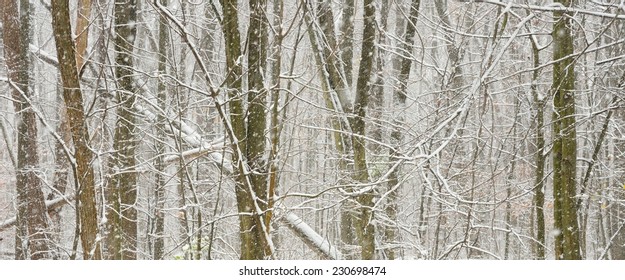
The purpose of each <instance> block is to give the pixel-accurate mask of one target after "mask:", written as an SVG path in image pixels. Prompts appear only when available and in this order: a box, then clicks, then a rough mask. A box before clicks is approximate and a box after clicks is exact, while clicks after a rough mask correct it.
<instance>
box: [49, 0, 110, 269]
mask: <svg viewBox="0 0 625 280" xmlns="http://www.w3.org/2000/svg"><path fill="white" fill-rule="evenodd" d="M52 27H53V32H54V39H55V42H56V50H57V57H58V58H60V59H59V68H60V70H61V79H62V81H63V99H64V100H65V106H66V108H67V115H68V118H69V120H70V122H69V125H70V127H71V132H72V140H73V141H74V147H75V152H74V157H75V158H76V174H75V180H76V183H77V187H76V189H77V197H78V198H77V199H78V200H79V204H78V205H79V207H78V209H77V210H78V214H79V217H80V232H81V235H80V237H81V240H82V247H83V257H84V259H101V252H100V243H99V242H98V241H97V240H96V235H97V232H98V222H97V212H96V207H95V204H96V198H95V180H94V174H93V167H92V166H91V161H92V158H93V155H92V152H91V150H90V148H89V146H88V144H89V131H88V129H87V122H86V118H85V113H84V107H83V99H82V92H81V90H80V83H79V79H78V71H77V69H76V58H75V57H76V56H75V53H74V43H73V42H72V33H71V24H70V18H69V1H68V0H58V1H53V2H52Z"/></svg>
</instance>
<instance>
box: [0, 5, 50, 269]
mask: <svg viewBox="0 0 625 280" xmlns="http://www.w3.org/2000/svg"><path fill="white" fill-rule="evenodd" d="M20 3H21V12H22V16H21V19H20V13H19V12H18V6H17V1H12V0H5V1H3V3H1V5H2V7H1V8H0V9H1V10H0V13H1V14H2V27H3V30H2V35H3V36H2V39H3V42H4V57H5V61H6V64H7V68H8V76H9V81H10V83H11V86H10V88H11V97H12V98H13V106H14V108H15V114H16V122H17V124H16V126H17V141H16V144H17V162H16V169H15V177H16V184H15V187H16V193H17V230H16V240H15V241H16V244H15V245H16V248H15V249H16V250H15V258H16V259H45V258H49V257H51V256H50V254H49V252H50V246H49V244H48V242H49V238H48V234H47V231H48V221H47V217H46V205H45V203H44V197H43V192H42V190H41V186H42V184H41V181H40V179H39V175H38V173H39V172H41V171H40V170H39V154H38V152H37V118H36V115H35V112H34V111H33V110H32V109H31V106H32V104H30V103H29V100H28V99H29V98H31V97H32V96H33V94H32V90H31V88H30V77H29V72H30V71H29V68H30V62H29V61H30V59H29V55H28V54H29V52H28V47H27V46H28V42H29V41H30V39H29V38H30V14H29V13H30V5H29V3H28V1H21V2H20Z"/></svg>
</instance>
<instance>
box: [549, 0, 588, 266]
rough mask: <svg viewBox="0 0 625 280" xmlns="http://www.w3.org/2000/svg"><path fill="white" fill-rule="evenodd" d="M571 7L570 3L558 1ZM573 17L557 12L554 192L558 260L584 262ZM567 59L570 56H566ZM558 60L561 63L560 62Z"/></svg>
mask: <svg viewBox="0 0 625 280" xmlns="http://www.w3.org/2000/svg"><path fill="white" fill-rule="evenodd" d="M557 2H558V3H561V4H562V5H564V6H566V7H569V6H571V4H572V1H570V0H560V1H557ZM570 16H571V15H568V14H565V13H564V12H561V11H558V12H554V19H555V21H556V22H555V23H554V27H553V44H554V46H553V51H554V53H553V59H554V61H557V62H556V63H554V65H553V84H552V91H553V93H554V101H553V103H554V113H553V137H554V138H555V139H554V146H553V169H554V172H553V192H554V199H555V201H554V224H555V229H556V230H557V232H558V233H559V234H558V235H557V236H556V244H555V254H556V259H581V255H580V247H579V230H578V223H577V204H576V200H575V198H574V197H575V195H576V186H575V182H576V181H575V180H576V174H577V172H576V167H577V139H576V133H575V96H574V93H573V91H574V90H575V60H574V58H573V57H571V56H570V55H571V54H573V36H572V32H573V31H572V24H573V23H572V21H571V18H570ZM567 56H568V57H567ZM558 60H559V61H558Z"/></svg>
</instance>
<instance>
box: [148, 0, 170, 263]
mask: <svg viewBox="0 0 625 280" xmlns="http://www.w3.org/2000/svg"><path fill="white" fill-rule="evenodd" d="M160 2H161V4H162V5H163V6H164V7H167V4H168V0H161V1H160ZM158 39H159V40H158V42H159V43H158V73H159V74H160V75H165V74H167V64H166V62H167V53H168V50H169V48H168V44H167V42H168V40H169V28H168V26H167V19H165V17H164V16H161V17H160V20H159V25H158ZM157 90H158V93H157V103H158V106H159V108H160V109H161V110H163V111H164V110H165V109H166V107H167V88H166V86H165V82H164V81H163V80H162V79H159V80H158V85H157ZM157 123H158V124H159V126H160V125H163V126H165V125H167V122H166V120H165V117H164V116H163V115H162V114H159V115H158V116H157ZM156 129H157V130H158V131H157V140H156V147H155V149H156V154H157V155H161V156H158V158H157V159H156V163H155V166H154V167H155V168H156V189H155V190H154V200H155V207H154V241H153V242H154V245H153V254H152V258H153V259H155V260H160V259H162V258H163V257H164V254H165V239H164V234H165V211H164V208H165V176H164V173H163V172H164V171H165V163H164V153H165V140H166V139H165V138H166V135H165V131H164V130H162V129H161V128H160V127H157V128H156Z"/></svg>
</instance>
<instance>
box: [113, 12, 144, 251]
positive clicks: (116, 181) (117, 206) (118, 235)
mask: <svg viewBox="0 0 625 280" xmlns="http://www.w3.org/2000/svg"><path fill="white" fill-rule="evenodd" d="M136 5H137V3H136V0H127V1H116V2H115V7H114V10H115V23H114V29H115V38H114V45H115V47H114V48H115V54H116V56H115V77H116V80H117V92H116V97H117V102H118V106H117V112H116V113H117V122H116V123H115V134H114V136H113V151H114V152H113V158H112V159H111V162H110V163H111V166H110V167H111V170H110V171H111V172H112V173H113V174H111V177H110V178H111V179H110V181H109V182H107V187H106V192H107V194H106V196H107V203H108V204H109V206H108V208H107V214H106V215H107V221H108V223H107V230H108V231H109V232H108V233H107V235H108V239H107V252H108V256H107V257H108V258H109V259H136V258H137V253H136V250H137V209H136V208H135V202H136V200H137V186H136V185H137V172H136V170H135V165H136V161H137V160H136V156H135V149H136V146H137V136H136V124H135V122H136V120H135V119H136V118H135V113H134V112H133V106H134V103H135V100H136V90H135V87H134V82H133V69H132V67H133V57H132V52H133V48H134V42H135V37H136V35H137V31H136V28H135V22H136V19H137V14H136Z"/></svg>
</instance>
